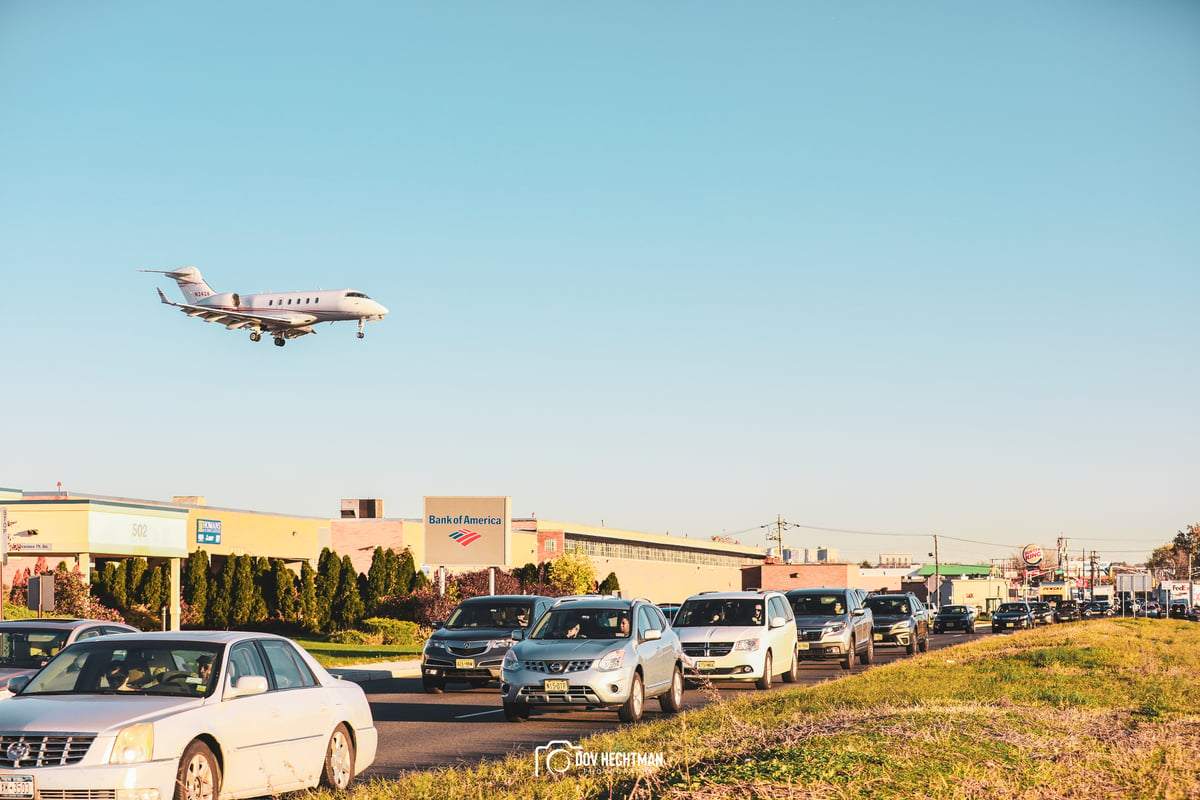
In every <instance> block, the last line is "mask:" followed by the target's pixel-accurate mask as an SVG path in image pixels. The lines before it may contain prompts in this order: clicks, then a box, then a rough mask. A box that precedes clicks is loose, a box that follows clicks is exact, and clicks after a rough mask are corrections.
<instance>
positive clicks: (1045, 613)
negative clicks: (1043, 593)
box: [1029, 600, 1054, 625]
mask: <svg viewBox="0 0 1200 800" xmlns="http://www.w3.org/2000/svg"><path fill="white" fill-rule="evenodd" d="M1029 607H1030V608H1032V609H1033V624H1034V625H1053V624H1054V607H1053V606H1051V605H1050V604H1049V603H1046V602H1042V601H1040V600H1039V601H1036V602H1033V603H1030V604H1029Z"/></svg>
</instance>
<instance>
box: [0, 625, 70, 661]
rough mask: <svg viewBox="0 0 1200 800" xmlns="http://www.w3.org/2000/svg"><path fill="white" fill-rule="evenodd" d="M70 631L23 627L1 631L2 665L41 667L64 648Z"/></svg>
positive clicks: (0, 653) (0, 656)
mask: <svg viewBox="0 0 1200 800" xmlns="http://www.w3.org/2000/svg"><path fill="white" fill-rule="evenodd" d="M69 634H70V631H67V630H62V629H54V628H49V629H44V628H22V629H20V630H8V631H5V632H4V633H0V667H9V668H14V667H15V668H17V669H40V668H41V666H42V665H43V664H45V663H46V662H47V661H49V660H50V659H51V658H52V657H53V656H56V655H58V651H59V650H61V649H62V648H63V642H65V641H66V640H67V636H68V635H69Z"/></svg>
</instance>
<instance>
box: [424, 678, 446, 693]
mask: <svg viewBox="0 0 1200 800" xmlns="http://www.w3.org/2000/svg"><path fill="white" fill-rule="evenodd" d="M421 686H422V687H423V688H424V689H425V694H441V693H442V692H443V691H445V689H446V679H445V678H443V677H442V676H441V675H437V676H434V677H430V676H428V675H422V676H421Z"/></svg>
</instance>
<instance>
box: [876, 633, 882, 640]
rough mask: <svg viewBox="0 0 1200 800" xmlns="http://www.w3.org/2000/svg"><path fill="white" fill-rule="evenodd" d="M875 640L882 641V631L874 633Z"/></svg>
mask: <svg viewBox="0 0 1200 800" xmlns="http://www.w3.org/2000/svg"><path fill="white" fill-rule="evenodd" d="M875 641H877V642H882V641H883V634H882V633H877V634H875Z"/></svg>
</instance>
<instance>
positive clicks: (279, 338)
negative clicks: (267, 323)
mask: <svg viewBox="0 0 1200 800" xmlns="http://www.w3.org/2000/svg"><path fill="white" fill-rule="evenodd" d="M286 342H287V339H284V338H283V337H282V336H276V337H275V346H276V347H283V345H284V343H286Z"/></svg>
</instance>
